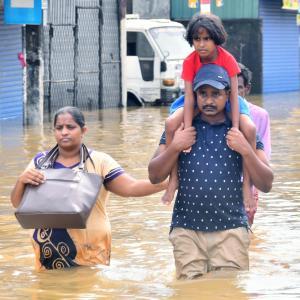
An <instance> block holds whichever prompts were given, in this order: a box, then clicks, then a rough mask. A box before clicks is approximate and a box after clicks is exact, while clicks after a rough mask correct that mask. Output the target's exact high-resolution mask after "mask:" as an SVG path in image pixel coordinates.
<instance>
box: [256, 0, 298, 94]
mask: <svg viewBox="0 0 300 300" xmlns="http://www.w3.org/2000/svg"><path fill="white" fill-rule="evenodd" d="M281 5H282V1H281V0H272V1H270V0H263V1H260V17H261V18H262V20H263V92H264V93H270V92H284V91H294V90H299V87H300V78H299V67H300V63H299V28H298V27H297V25H296V13H297V12H296V11H287V10H283V9H281Z"/></svg>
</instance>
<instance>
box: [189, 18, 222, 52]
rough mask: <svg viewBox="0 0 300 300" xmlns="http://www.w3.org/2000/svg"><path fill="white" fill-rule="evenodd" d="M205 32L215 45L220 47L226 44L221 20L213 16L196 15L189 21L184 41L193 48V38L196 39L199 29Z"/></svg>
mask: <svg viewBox="0 0 300 300" xmlns="http://www.w3.org/2000/svg"><path fill="white" fill-rule="evenodd" d="M200 28H204V29H206V30H207V32H208V34H209V36H210V38H211V39H212V40H213V41H214V42H215V44H216V45H218V46H219V45H222V44H224V43H225V42H226V39H227V33H226V31H225V29H224V27H223V24H222V21H221V19H220V18H219V17H218V16H216V15H213V14H209V15H205V14H200V15H199V14H197V15H195V16H193V18H192V19H191V20H190V22H189V24H188V26H187V30H186V37H185V38H186V40H187V41H188V43H189V44H190V46H193V38H194V37H198V33H199V29H200Z"/></svg>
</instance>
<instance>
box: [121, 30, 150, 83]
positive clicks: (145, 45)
mask: <svg viewBox="0 0 300 300" xmlns="http://www.w3.org/2000/svg"><path fill="white" fill-rule="evenodd" d="M127 56H138V59H139V63H140V68H141V73H142V77H143V80H145V81H152V80H153V79H154V51H153V49H152V47H151V45H150V43H149V42H148V40H147V38H146V36H145V35H144V33H142V32H127Z"/></svg>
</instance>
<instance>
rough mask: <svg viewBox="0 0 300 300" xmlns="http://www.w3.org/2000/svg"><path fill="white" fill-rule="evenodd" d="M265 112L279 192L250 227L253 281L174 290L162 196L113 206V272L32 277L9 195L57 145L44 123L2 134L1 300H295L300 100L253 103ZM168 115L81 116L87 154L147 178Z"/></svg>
mask: <svg viewBox="0 0 300 300" xmlns="http://www.w3.org/2000/svg"><path fill="white" fill-rule="evenodd" d="M252 100H253V101H255V102H256V103H258V104H260V105H261V104H262V103H263V106H264V107H265V108H266V109H267V110H268V111H269V112H270V116H271V126H272V150H273V151H272V167H273V169H274V171H275V182H274V185H273V190H272V192H271V193H270V194H266V195H262V196H261V199H260V204H259V211H258V213H257V216H256V220H255V224H254V226H253V231H254V235H253V238H252V244H251V249H250V259H251V262H250V271H248V272H241V273H238V274H226V273H216V274H210V275H208V276H206V277H204V278H203V279H201V280H198V281H193V282H178V281H176V280H175V278H174V275H175V272H174V262H173V256H172V248H171V245H170V244H169V241H168V238H167V237H168V231H169V224H170V218H171V210H172V209H171V207H166V206H163V205H162V204H160V201H159V198H160V196H161V194H156V195H152V196H149V197H144V198H127V199H126V198H121V197H117V196H112V197H111V198H110V202H109V203H108V212H109V215H110V219H111V223H112V231H113V246H112V260H111V266H109V267H93V268H85V267H82V268H76V269H72V270H68V271H48V272H45V273H36V272H35V271H34V269H33V251H32V248H31V245H30V240H29V237H28V232H27V231H26V230H23V229H22V228H21V227H20V226H19V225H18V223H17V221H16V219H15V218H14V216H13V209H12V208H11V206H10V204H9V193H10V191H11V188H12V186H13V184H14V182H15V180H16V177H17V176H18V175H19V174H20V172H21V171H22V170H23V169H24V167H25V166H26V164H27V163H28V162H29V160H30V159H31V158H32V156H33V155H34V154H35V153H36V152H38V151H41V150H44V149H47V148H49V147H50V146H51V145H53V143H54V139H53V137H52V129H51V124H50V123H45V124H44V126H42V127H26V128H23V127H22V124H21V123H20V122H18V121H9V122H8V121H6V122H3V123H0V125H1V134H0V138H1V143H0V149H1V164H0V186H1V189H0V281H1V286H0V293H1V299H2V298H3V299H5V298H14V299H23V298H31V299H62V298H63V299H96V298H100V297H103V298H107V299H119V298H120V299H238V300H240V299H297V298H300V254H299V248H300V247H299V246H300V243H299V236H300V95H299V94H297V93H293V94H288V95H286V94H278V95H268V96H265V97H264V98H263V99H262V98H261V97H252ZM166 116H167V108H165V107H163V108H158V107H157V108H141V109H136V110H113V109H112V110H103V111H99V112H87V113H86V117H87V123H88V127H89V132H88V135H87V137H86V144H87V145H88V146H89V147H91V148H95V149H98V150H101V151H104V152H107V153H109V154H110V155H112V156H113V157H114V158H115V159H116V160H117V161H118V162H119V163H120V164H121V165H122V166H123V167H124V168H125V169H126V170H127V171H128V172H129V173H131V174H132V175H134V176H135V177H138V178H144V177H146V176H147V164H148V161H149V159H150V158H151V156H152V154H153V152H154V150H155V149H156V146H157V143H158V140H159V137H160V134H161V131H162V129H163V123H164V119H165V117H166Z"/></svg>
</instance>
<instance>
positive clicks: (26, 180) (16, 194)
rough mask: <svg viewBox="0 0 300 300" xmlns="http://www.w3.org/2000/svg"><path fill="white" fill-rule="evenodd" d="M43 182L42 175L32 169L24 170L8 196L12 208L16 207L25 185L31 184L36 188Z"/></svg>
mask: <svg viewBox="0 0 300 300" xmlns="http://www.w3.org/2000/svg"><path fill="white" fill-rule="evenodd" d="M43 182H44V175H43V174H42V173H41V172H40V171H38V170H36V169H33V168H30V169H26V170H25V171H24V172H23V173H22V174H21V175H20V177H19V178H18V180H17V182H16V184H15V186H14V188H13V190H12V191H11V194H10V201H11V203H12V205H13V206H14V207H18V206H19V204H20V202H21V200H22V197H23V194H24V191H25V186H26V184H31V185H35V186H38V185H39V184H41V183H43Z"/></svg>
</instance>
